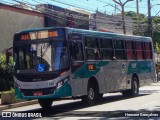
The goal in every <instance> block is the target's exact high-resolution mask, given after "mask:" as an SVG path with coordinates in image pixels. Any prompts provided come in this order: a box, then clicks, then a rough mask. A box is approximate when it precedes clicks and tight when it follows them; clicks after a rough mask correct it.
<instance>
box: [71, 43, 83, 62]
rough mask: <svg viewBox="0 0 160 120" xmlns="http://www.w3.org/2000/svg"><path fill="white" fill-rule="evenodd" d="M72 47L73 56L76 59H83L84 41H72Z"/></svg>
mask: <svg viewBox="0 0 160 120" xmlns="http://www.w3.org/2000/svg"><path fill="white" fill-rule="evenodd" d="M72 48H73V57H74V60H75V61H83V60H84V56H83V46H82V42H72Z"/></svg>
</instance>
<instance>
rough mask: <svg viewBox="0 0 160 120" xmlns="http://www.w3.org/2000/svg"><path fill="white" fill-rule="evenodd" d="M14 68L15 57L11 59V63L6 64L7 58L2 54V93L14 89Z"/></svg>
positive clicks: (0, 56) (0, 80)
mask: <svg viewBox="0 0 160 120" xmlns="http://www.w3.org/2000/svg"><path fill="white" fill-rule="evenodd" d="M12 66H13V57H10V60H9V63H8V64H6V56H5V55H4V54H0V91H7V90H11V88H13V87H14V81H13V74H12Z"/></svg>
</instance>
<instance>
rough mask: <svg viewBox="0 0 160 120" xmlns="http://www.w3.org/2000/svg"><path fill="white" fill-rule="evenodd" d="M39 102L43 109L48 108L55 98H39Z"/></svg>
mask: <svg viewBox="0 0 160 120" xmlns="http://www.w3.org/2000/svg"><path fill="white" fill-rule="evenodd" d="M38 103H39V104H40V106H41V107H42V108H43V109H45V110H47V109H49V108H51V106H52V103H53V100H52V99H38Z"/></svg>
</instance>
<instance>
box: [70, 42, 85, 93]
mask: <svg viewBox="0 0 160 120" xmlns="http://www.w3.org/2000/svg"><path fill="white" fill-rule="evenodd" d="M70 51H71V71H72V76H71V79H72V91H73V96H77V95H82V94H83V93H84V91H83V90H84V89H83V86H84V85H83V79H84V74H85V69H86V67H84V54H83V45H82V42H81V41H72V42H71V46H70Z"/></svg>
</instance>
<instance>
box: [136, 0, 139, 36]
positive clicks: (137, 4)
mask: <svg viewBox="0 0 160 120" xmlns="http://www.w3.org/2000/svg"><path fill="white" fill-rule="evenodd" d="M136 7H137V35H139V3H138V0H136Z"/></svg>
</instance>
